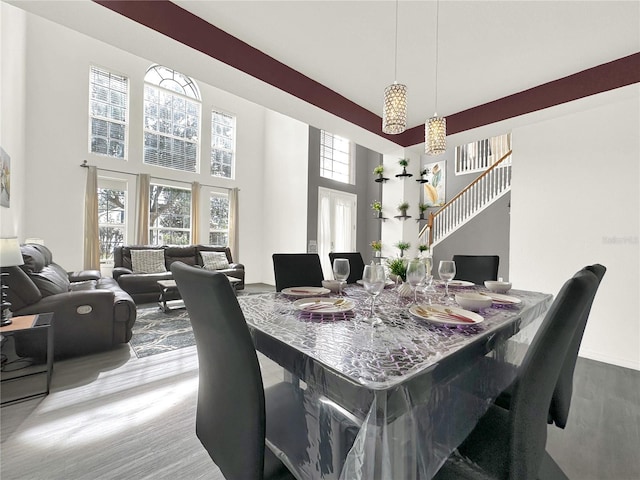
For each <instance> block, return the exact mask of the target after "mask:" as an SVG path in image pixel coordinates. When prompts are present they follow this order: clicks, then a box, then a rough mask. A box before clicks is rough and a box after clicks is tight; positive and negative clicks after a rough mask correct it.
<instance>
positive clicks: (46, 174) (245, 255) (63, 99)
mask: <svg viewBox="0 0 640 480" xmlns="http://www.w3.org/2000/svg"><path fill="white" fill-rule="evenodd" d="M4 8H5V4H4V3H3V9H4ZM10 8H13V7H10ZM26 24H27V47H26V48H27V55H26V66H27V67H26V68H27V79H26V90H27V92H29V94H28V95H27V102H26V129H24V131H26V137H27V145H26V168H27V169H28V172H29V173H28V178H27V180H26V183H25V186H24V187H23V188H16V190H18V192H17V195H18V196H22V198H24V202H25V206H26V212H27V213H26V214H25V215H23V216H21V218H22V222H21V224H22V235H21V240H24V238H25V237H40V238H43V239H44V240H45V243H46V245H47V246H49V247H50V248H51V249H52V251H53V252H54V255H55V260H56V262H57V263H59V264H61V265H63V266H64V267H65V268H67V269H69V270H73V269H79V268H82V261H83V255H82V248H83V247H82V246H83V205H84V197H83V195H84V189H85V179H86V170H85V169H83V168H80V166H79V165H80V164H81V163H82V161H83V160H85V159H86V160H87V161H88V162H89V164H93V165H96V166H98V168H101V167H102V168H104V169H114V170H119V171H122V172H128V173H132V174H136V173H150V174H151V176H152V181H153V178H154V176H155V177H157V178H171V179H172V180H174V181H176V182H181V183H177V184H176V185H179V186H189V184H190V183H191V182H192V181H199V182H201V183H202V184H208V185H212V186H214V187H219V188H230V187H235V186H237V187H239V188H240V193H239V209H240V224H239V232H240V245H239V252H238V254H237V255H236V256H235V257H236V258H235V260H237V261H239V262H241V263H243V264H245V266H246V272H247V277H246V280H247V282H260V281H262V269H261V259H262V257H263V244H262V241H261V239H260V238H259V236H258V235H256V234H255V233H253V232H252V230H254V231H255V226H256V225H261V224H262V216H263V210H262V206H263V202H262V198H263V195H264V191H263V182H262V177H263V166H264V162H263V141H264V125H263V124H264V111H265V109H264V108H263V107H261V106H259V105H256V104H255V103H252V102H248V101H246V100H243V99H241V98H239V97H236V96H234V95H231V94H229V93H226V92H223V91H222V90H219V89H217V88H215V87H212V86H210V85H207V84H205V83H204V82H201V81H198V79H197V78H196V81H198V86H199V87H200V92H201V94H202V122H201V133H200V135H201V139H202V149H201V164H202V165H203V166H202V173H201V174H190V173H185V172H178V171H174V170H168V169H162V168H159V167H153V166H148V165H145V164H143V163H142V146H143V140H142V115H143V112H142V92H143V84H144V81H143V79H144V74H145V71H146V69H147V68H148V67H149V66H150V65H151V64H152V63H154V61H153V59H145V58H141V57H138V56H135V55H132V54H129V53H127V52H125V51H122V50H119V49H117V48H114V47H112V46H109V45H107V44H105V43H102V42H100V41H97V40H94V39H92V38H90V37H87V36H85V35H83V34H80V33H78V32H75V31H73V30H70V29H68V28H65V27H62V26H60V25H57V24H54V23H52V22H49V21H47V20H43V19H41V18H39V17H36V16H33V15H27V23H26ZM4 32H5V30H4V28H3V35H4ZM3 53H4V52H3ZM3 63H4V58H3ZM90 65H98V66H102V67H105V68H107V69H109V70H111V71H114V72H117V73H122V74H124V75H126V76H128V77H129V79H130V128H129V135H130V137H129V152H128V160H127V161H122V160H118V159H112V158H107V157H103V156H99V155H94V154H90V153H88V128H89V126H88V125H89V120H88V98H89V97H88V96H89V85H88V74H89V66H90ZM183 73H185V74H189V73H190V72H188V71H185V72H183ZM6 76H7V75H6V74H4V75H3V77H6ZM22 85H24V83H23V84H22ZM3 97H4V95H3ZM5 98H6V97H5ZM214 107H215V108H218V109H221V110H223V111H226V112H229V113H232V114H234V115H236V118H237V123H236V125H237V131H238V137H237V140H236V160H237V166H236V172H235V174H236V175H235V180H227V179H218V178H214V177H211V176H210V175H209V174H208V155H209V148H208V145H210V136H211V132H210V122H211V109H212V108H214ZM3 117H4V112H3ZM12 159H13V155H12ZM98 174H99V175H101V172H100V170H99V172H98ZM102 175H105V176H108V177H114V176H117V175H114V174H113V173H110V172H103V173H102ZM130 178H131V177H130ZM129 188H130V190H129V201H133V199H134V198H135V191H134V190H135V181H130V182H129ZM21 190H22V192H21ZM303 198H305V197H303ZM202 208H207V209H208V205H207V199H206V198H205V199H204V200H203V204H202ZM205 230H206V227H205ZM206 238H207V235H206V234H205V232H203V236H202V237H201V238H200V239H199V241H201V242H206V241H207V240H206ZM129 243H134V242H133V239H132V238H131V239H129Z"/></svg>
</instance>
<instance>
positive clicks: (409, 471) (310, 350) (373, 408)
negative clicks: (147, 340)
mask: <svg viewBox="0 0 640 480" xmlns="http://www.w3.org/2000/svg"><path fill="white" fill-rule="evenodd" d="M476 289H477V290H482V289H480V288H479V287H477V288H476ZM465 290H468V289H465ZM345 295H346V296H347V297H348V298H349V299H351V300H352V301H354V303H355V304H356V307H355V308H354V309H353V310H352V311H350V312H345V313H341V314H333V315H325V314H322V313H321V312H311V313H309V312H301V311H299V310H297V309H296V308H295V307H294V305H293V301H294V300H296V299H295V298H289V297H287V296H286V295H283V294H281V293H269V294H261V295H248V296H242V297H239V298H238V301H239V303H240V306H241V308H242V310H243V312H244V315H245V318H246V320H247V324H248V326H249V329H250V331H251V333H252V336H253V339H254V343H255V345H256V349H257V350H258V351H260V352H262V353H263V354H264V355H266V356H267V357H269V358H270V359H272V360H273V361H275V362H277V363H278V364H280V365H281V366H282V367H283V368H284V369H285V370H286V371H287V372H289V375H288V377H287V380H288V381H291V382H293V384H294V385H295V386H296V387H299V388H298V389H297V391H298V392H299V395H300V406H301V411H300V412H296V415H293V414H292V417H291V419H292V421H296V422H297V423H298V424H302V426H303V429H304V431H305V433H306V435H304V437H306V438H297V441H295V442H283V443H282V444H281V445H279V444H277V441H276V440H275V439H271V438H267V444H268V445H269V447H270V448H271V449H272V450H274V451H275V452H276V454H278V455H279V456H280V458H281V459H282V460H283V461H284V462H285V464H287V466H288V467H289V468H290V469H291V470H292V472H293V473H294V475H295V476H296V477H297V478H299V479H317V478H323V479H342V480H356V479H366V480H369V479H385V480H386V479H402V480H405V479H407V480H408V479H414V478H415V479H426V480H428V479H431V478H432V477H433V476H434V475H435V473H436V472H437V470H438V469H439V468H440V466H442V464H443V463H444V461H445V460H446V459H447V457H448V456H449V455H450V454H451V453H452V452H453V451H454V450H455V448H456V447H457V446H458V445H459V444H460V443H461V442H462V441H463V440H464V439H465V438H466V436H467V435H468V434H469V432H470V431H471V430H472V429H473V427H474V426H475V424H476V423H477V421H478V419H479V418H480V417H481V416H482V415H483V414H484V412H486V410H487V409H488V407H489V406H490V405H491V403H492V402H493V400H494V399H495V398H496V397H497V396H498V394H499V393H500V392H501V391H502V390H504V388H506V387H507V386H508V385H509V384H510V383H511V382H512V381H513V380H514V379H515V376H516V370H517V366H518V365H519V363H520V361H521V359H522V357H523V355H524V353H525V352H526V347H527V346H528V344H529V342H530V340H531V339H532V338H533V336H534V335H535V331H536V330H537V328H538V326H539V324H540V322H541V319H542V316H543V314H544V313H545V312H546V311H547V310H548V308H549V307H550V305H551V302H552V299H553V297H552V296H551V295H549V294H544V293H537V292H528V291H516V290H511V291H510V292H509V295H511V296H515V297H517V298H519V299H521V300H522V302H521V303H520V304H518V305H515V306H508V307H495V308H488V309H485V310H483V311H482V312H481V314H482V316H483V317H484V321H483V322H482V323H479V324H477V325H469V326H461V327H448V326H442V325H436V324H432V323H429V322H428V321H426V320H423V319H420V318H417V317H413V316H412V315H410V314H409V311H408V310H409V308H408V307H409V304H410V303H411V301H412V298H403V297H400V296H399V295H398V294H397V293H396V292H395V291H394V289H389V288H387V289H385V290H384V291H383V292H382V293H381V294H380V295H379V296H378V298H377V299H376V312H377V314H378V316H379V317H380V318H382V320H383V322H384V325H383V326H381V327H374V326H371V325H370V324H369V323H368V322H367V321H366V317H367V316H368V313H369V309H370V303H369V302H370V298H369V296H368V295H367V293H366V292H365V291H364V289H363V288H362V287H360V286H358V285H349V286H348V287H347V288H346V290H345Z"/></svg>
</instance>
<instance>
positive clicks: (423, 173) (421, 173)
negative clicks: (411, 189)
mask: <svg viewBox="0 0 640 480" xmlns="http://www.w3.org/2000/svg"><path fill="white" fill-rule="evenodd" d="M427 173H429V171H428V170H427V169H426V168H425V169H424V170H421V171H420V176H421V177H424V176H425V175H426V174H427Z"/></svg>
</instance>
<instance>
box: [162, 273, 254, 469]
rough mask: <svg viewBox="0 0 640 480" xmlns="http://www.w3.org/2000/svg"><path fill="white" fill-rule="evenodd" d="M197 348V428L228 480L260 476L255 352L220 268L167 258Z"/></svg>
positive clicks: (236, 303) (231, 289)
mask: <svg viewBox="0 0 640 480" xmlns="http://www.w3.org/2000/svg"><path fill="white" fill-rule="evenodd" d="M171 272H172V273H173V277H174V279H175V281H176V284H177V286H178V290H179V291H180V294H181V295H182V298H183V299H184V303H185V305H186V307H187V312H188V313H189V318H190V320H191V325H192V327H193V334H194V336H195V340H196V348H197V350H198V364H199V387H198V405H197V413H196V434H197V436H198V438H199V439H200V442H202V445H203V446H204V447H205V448H206V450H207V452H209V455H210V456H211V458H212V459H213V461H214V462H215V464H216V465H217V466H218V467H219V468H220V470H221V471H222V474H223V475H224V476H225V478H227V479H228V480H238V479H246V478H252V479H262V478H263V473H264V472H263V469H264V454H265V400H264V387H263V383H262V374H261V373H260V366H259V364H258V357H257V355H256V351H255V348H254V345H253V341H252V339H251V335H250V333H249V329H248V327H247V324H246V321H245V318H244V315H243V314H242V310H241V309H240V305H239V304H238V300H237V298H236V296H235V294H234V292H233V288H232V287H231V284H230V283H229V281H228V280H227V277H226V276H225V275H224V274H223V273H218V272H214V271H209V270H204V269H200V268H196V267H191V266H188V265H185V264H183V263H180V262H175V263H173V264H171Z"/></svg>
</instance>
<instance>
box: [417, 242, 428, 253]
mask: <svg viewBox="0 0 640 480" xmlns="http://www.w3.org/2000/svg"><path fill="white" fill-rule="evenodd" d="M418 251H419V252H428V251H429V245H425V244H424V243H423V244H420V245H418Z"/></svg>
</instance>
